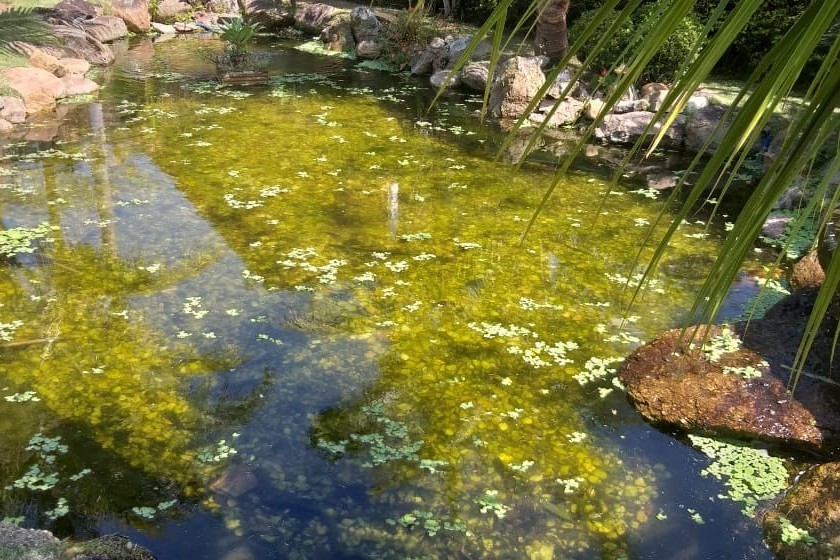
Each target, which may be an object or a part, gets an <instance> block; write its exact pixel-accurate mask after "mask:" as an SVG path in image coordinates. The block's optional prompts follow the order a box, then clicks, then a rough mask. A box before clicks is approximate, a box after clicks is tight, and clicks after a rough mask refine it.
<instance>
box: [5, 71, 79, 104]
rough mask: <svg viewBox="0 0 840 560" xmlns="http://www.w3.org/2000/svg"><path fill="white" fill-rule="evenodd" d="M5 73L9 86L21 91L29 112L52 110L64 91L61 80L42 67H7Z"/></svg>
mask: <svg viewBox="0 0 840 560" xmlns="http://www.w3.org/2000/svg"><path fill="white" fill-rule="evenodd" d="M3 75H4V76H5V77H6V80H7V81H8V85H9V87H10V88H12V89H14V90H15V91H17V92H18V93H20V95H21V97H22V98H23V103H24V105H26V113H27V114H32V113H38V112H41V111H52V110H53V109H55V100H56V98H57V97H60V96H61V95H62V93H63V92H64V84H63V83H62V82H61V80H60V79H59V78H57V77H55V76H53V75H52V74H50V73H49V72H47V71H46V70H43V69H41V68H29V67H27V68H7V69H6V70H5V71H4V72H3Z"/></svg>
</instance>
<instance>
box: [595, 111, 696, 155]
mask: <svg viewBox="0 0 840 560" xmlns="http://www.w3.org/2000/svg"><path fill="white" fill-rule="evenodd" d="M654 115H655V113H651V112H650V111H630V112H629V113H623V114H620V115H615V114H610V115H607V116H606V117H604V120H603V121H602V122H601V124H600V125H598V128H596V129H595V137H596V138H598V139H599V140H604V141H607V142H612V143H614V144H632V143H634V142H636V141H637V140H638V139H639V137H641V136H642V134H643V133H644V132H645V129H646V128H647V126H648V125H649V124H650V123H651V121H653V117H654ZM684 121H685V117H683V116H682V115H680V116H678V117H677V120H676V121H675V122H674V124H672V125H671V127H670V128H669V129H668V132H667V133H666V134H665V138H664V139H663V142H664V145H666V146H670V147H679V146H680V144H681V143H682V139H683V133H682V125H683V123H684ZM660 128H661V125H660V124H659V123H657V124H656V125H654V126H653V127H652V128H651V129H650V131H649V132H648V135H650V136H652V135H653V134H656V133H657V132H658V131H659V129H660Z"/></svg>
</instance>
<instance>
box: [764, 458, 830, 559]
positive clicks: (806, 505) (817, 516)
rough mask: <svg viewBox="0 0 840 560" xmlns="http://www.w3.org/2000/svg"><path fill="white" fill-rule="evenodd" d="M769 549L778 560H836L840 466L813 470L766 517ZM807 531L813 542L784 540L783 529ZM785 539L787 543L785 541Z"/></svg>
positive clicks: (765, 531) (765, 526) (826, 464)
mask: <svg viewBox="0 0 840 560" xmlns="http://www.w3.org/2000/svg"><path fill="white" fill-rule="evenodd" d="M763 525H764V536H765V541H766V542H767V545H768V546H769V547H770V549H771V550H772V551H773V552H774V553H775V554H776V558H778V559H779V560H829V559H831V560H836V559H837V558H838V552H837V551H838V550H840V463H825V464H822V465H819V466H817V467H814V468H812V469H811V470H809V471H808V472H806V473H805V474H804V475H802V477H801V478H800V479H799V481H797V483H796V484H795V485H794V486H793V487H792V488H791V489H790V490H788V492H787V493H786V494H785V496H784V498H782V500H781V501H780V502H779V504H778V505H777V506H776V507H775V508H774V509H773V510H772V511H770V512H768V513H767V515H766V516H765V517H764V521H763ZM783 525H784V526H788V527H789V526H790V525H793V526H794V527H796V528H797V529H800V530H803V531H807V533H808V536H810V537H811V539H813V540H811V541H809V540H807V539H806V538H804V535H802V534H801V533H800V538H798V539H797V538H795V537H793V538H792V537H791V536H786V537H783V531H782V527H783ZM783 538H786V540H787V541H788V542H784V541H783V540H782V539H783Z"/></svg>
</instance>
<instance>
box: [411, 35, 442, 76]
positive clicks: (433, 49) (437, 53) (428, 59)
mask: <svg viewBox="0 0 840 560" xmlns="http://www.w3.org/2000/svg"><path fill="white" fill-rule="evenodd" d="M446 52H447V51H446V42H445V41H444V40H443V39H441V38H440V37H435V38H434V39H432V41H431V43H429V46H428V47H426V48H425V49H424V50H423V51H421V52H420V53H419V54H417V55H416V56H415V57H414V58H413V59H412V60H411V75H412V76H425V75H427V74H431V73H432V72H433V71H434V70H435V66H436V65H435V61H436V60H438V59H439V58H441V57H442V56H444V55H445V53H446Z"/></svg>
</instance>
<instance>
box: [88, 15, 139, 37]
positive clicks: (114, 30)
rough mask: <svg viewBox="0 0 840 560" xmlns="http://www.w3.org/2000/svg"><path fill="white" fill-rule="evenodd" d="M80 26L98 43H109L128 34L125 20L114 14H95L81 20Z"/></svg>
mask: <svg viewBox="0 0 840 560" xmlns="http://www.w3.org/2000/svg"><path fill="white" fill-rule="evenodd" d="M82 27H83V28H84V30H85V32H86V33H87V34H88V35H90V36H91V37H93V38H94V39H96V40H97V41H99V42H100V43H110V42H111V41H116V40H117V39H122V38H123V37H125V36H127V35H128V27H126V24H125V22H124V21H123V20H122V19H121V18H118V17H116V16H97V17H95V18H93V19H89V20H85V21H84V22H82Z"/></svg>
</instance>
